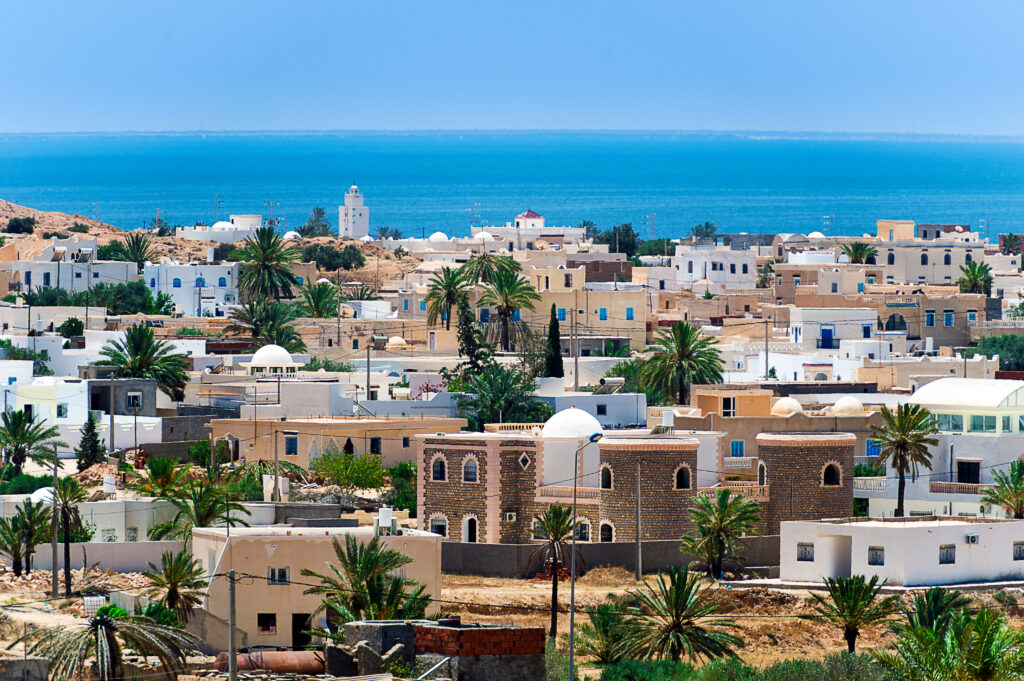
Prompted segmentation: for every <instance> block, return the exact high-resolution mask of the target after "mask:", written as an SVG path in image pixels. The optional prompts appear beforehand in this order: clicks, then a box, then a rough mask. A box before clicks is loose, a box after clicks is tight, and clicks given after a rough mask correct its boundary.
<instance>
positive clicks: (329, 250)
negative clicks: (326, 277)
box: [302, 244, 341, 272]
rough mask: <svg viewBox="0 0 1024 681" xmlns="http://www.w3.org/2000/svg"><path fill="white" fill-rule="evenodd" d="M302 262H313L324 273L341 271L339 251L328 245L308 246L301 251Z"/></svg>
mask: <svg viewBox="0 0 1024 681" xmlns="http://www.w3.org/2000/svg"><path fill="white" fill-rule="evenodd" d="M302 262H315V263H316V266H317V267H318V268H319V269H321V270H323V271H325V272H333V271H334V270H337V269H341V251H339V250H338V249H337V248H335V247H334V246H331V245H330V244H310V245H308V246H306V247H305V248H303V249H302Z"/></svg>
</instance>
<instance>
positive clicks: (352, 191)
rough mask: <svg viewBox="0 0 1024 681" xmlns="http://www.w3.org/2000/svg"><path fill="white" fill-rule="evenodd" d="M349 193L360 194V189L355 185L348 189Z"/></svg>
mask: <svg viewBox="0 0 1024 681" xmlns="http://www.w3.org/2000/svg"><path fill="white" fill-rule="evenodd" d="M348 191H349V193H351V194H358V193H359V187H357V186H355V185H352V186H351V187H349V188H348Z"/></svg>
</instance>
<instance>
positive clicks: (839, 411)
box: [832, 395, 864, 416]
mask: <svg viewBox="0 0 1024 681" xmlns="http://www.w3.org/2000/svg"><path fill="white" fill-rule="evenodd" d="M832 413H833V414H835V415H836V416H863V414H864V405H863V404H861V401H860V400H858V399H857V398H856V397H853V396H852V395H844V396H843V397H840V398H839V399H838V400H836V403H835V404H833V405H832Z"/></svg>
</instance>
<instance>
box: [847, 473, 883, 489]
mask: <svg viewBox="0 0 1024 681" xmlns="http://www.w3.org/2000/svg"><path fill="white" fill-rule="evenodd" d="M885 483H886V479H885V478H884V477H881V476H874V477H872V476H863V477H860V478H854V479H853V489H855V490H858V489H859V490H862V491H864V492H884V491H885Z"/></svg>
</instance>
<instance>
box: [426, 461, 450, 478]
mask: <svg viewBox="0 0 1024 681" xmlns="http://www.w3.org/2000/svg"><path fill="white" fill-rule="evenodd" d="M447 473H448V471H447V470H446V466H445V463H444V459H442V458H441V457H437V458H436V459H434V463H432V464H430V479H431V480H434V481H435V482H444V481H445V480H447V479H448V476H447Z"/></svg>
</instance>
